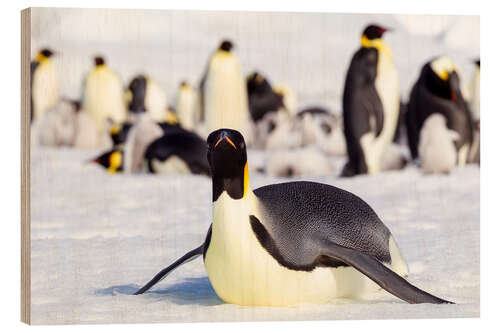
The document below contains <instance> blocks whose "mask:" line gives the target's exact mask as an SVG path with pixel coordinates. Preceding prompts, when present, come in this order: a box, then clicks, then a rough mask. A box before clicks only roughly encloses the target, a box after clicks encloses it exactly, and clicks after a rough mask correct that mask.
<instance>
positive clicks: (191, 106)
mask: <svg viewBox="0 0 500 333" xmlns="http://www.w3.org/2000/svg"><path fill="white" fill-rule="evenodd" d="M176 109H177V115H178V117H179V122H180V123H181V125H182V127H184V128H185V129H187V130H190V131H192V130H194V129H195V128H196V126H197V125H198V122H199V114H198V102H197V96H196V91H195V90H194V89H193V87H191V85H189V83H187V82H186V81H182V82H181V84H180V86H179V90H178V92H177V105H176Z"/></svg>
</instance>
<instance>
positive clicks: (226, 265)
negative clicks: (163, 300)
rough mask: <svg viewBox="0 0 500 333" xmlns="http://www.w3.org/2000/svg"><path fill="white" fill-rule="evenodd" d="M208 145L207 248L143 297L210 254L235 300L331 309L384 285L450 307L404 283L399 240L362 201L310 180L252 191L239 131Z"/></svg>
mask: <svg viewBox="0 0 500 333" xmlns="http://www.w3.org/2000/svg"><path fill="white" fill-rule="evenodd" d="M207 144H208V152H207V159H208V163H209V165H210V170H211V176H212V225H211V227H210V228H209V230H208V233H207V236H206V239H205V242H204V243H203V244H202V245H201V246H199V247H198V248H196V249H194V250H192V251H190V252H188V253H187V254H185V255H184V256H183V257H182V258H180V259H179V260H177V261H176V262H174V263H173V264H172V265H170V266H169V267H167V268H165V269H164V270H162V271H161V272H160V273H158V274H157V275H156V276H155V277H154V278H153V279H152V280H151V281H150V282H149V283H147V284H146V285H145V286H144V287H143V288H141V289H140V290H139V291H137V292H136V294H141V293H143V292H145V291H146V290H148V289H149V288H151V287H152V286H153V285H154V284H156V283H157V282H158V281H160V280H161V279H162V278H163V277H164V276H166V275H167V274H168V273H169V272H171V271H172V270H173V269H175V268H176V267H178V266H180V265H182V264H183V263H186V262H188V261H191V260H193V259H194V258H196V257H198V256H203V259H204V262H205V268H206V270H207V273H208V277H209V279H210V282H211V284H212V286H213V287H214V289H215V292H216V293H217V295H218V296H219V297H220V298H221V299H222V300H224V301H225V302H227V303H233V304H239V305H255V306H289V305H293V304H299V303H327V302H330V301H331V300H332V299H334V298H336V297H359V296H362V295H364V294H366V293H369V292H371V291H375V290H378V289H379V286H380V287H382V288H384V289H385V290H387V291H388V292H390V293H392V294H393V295H395V296H397V297H399V298H401V299H403V300H405V301H407V302H409V303H447V301H445V300H442V299H440V298H437V297H435V296H432V295H430V294H428V293H426V292H425V291H422V290H420V289H418V288H416V287H415V286H413V285H411V284H410V283H408V282H407V281H406V280H405V279H404V276H406V275H407V274H408V269H407V266H406V263H405V261H404V260H403V257H402V256H401V253H400V251H399V248H398V246H397V245H396V242H395V240H394V237H393V236H392V234H391V232H390V231H389V229H388V228H387V227H386V226H385V225H384V223H383V222H382V221H381V220H380V219H379V217H378V216H377V214H376V213H375V212H374V211H373V209H372V208H371V207H370V206H369V205H368V204H367V203H366V202H364V201H363V200H362V199H360V198H359V197H357V196H356V195H354V194H352V193H350V192H347V191H344V190H341V189H339V188H336V187H333V186H330V185H326V184H319V183H312V182H291V183H282V184H274V185H268V186H264V187H261V188H258V189H257V190H255V191H252V189H251V188H250V185H249V176H248V163H247V152H246V145H245V140H244V139H243V136H242V135H241V133H239V132H238V131H235V130H232V129H220V130H217V131H215V132H213V133H211V134H210V135H209V137H208V139H207Z"/></svg>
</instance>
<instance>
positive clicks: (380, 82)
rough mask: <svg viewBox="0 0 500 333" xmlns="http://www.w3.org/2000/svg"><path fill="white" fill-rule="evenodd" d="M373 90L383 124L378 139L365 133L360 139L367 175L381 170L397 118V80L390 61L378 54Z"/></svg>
mask: <svg viewBox="0 0 500 333" xmlns="http://www.w3.org/2000/svg"><path fill="white" fill-rule="evenodd" d="M375 89H376V90H377V93H378V95H379V97H380V99H381V101H382V107H383V110H384V124H383V127H382V132H381V133H380V135H379V136H378V137H375V135H374V133H367V134H365V135H364V136H363V137H362V138H361V146H362V148H363V152H364V154H365V160H366V164H367V166H368V173H377V172H379V171H380V169H381V167H380V166H381V160H382V157H383V155H384V153H385V150H386V149H387V147H388V146H389V145H390V144H391V142H392V139H393V137H394V133H395V131H396V126H397V122H398V116H399V101H400V100H399V79H398V73H397V71H396V67H395V66H394V64H393V63H392V59H391V58H389V57H387V56H386V55H385V54H384V53H379V61H378V64H377V78H376V80H375Z"/></svg>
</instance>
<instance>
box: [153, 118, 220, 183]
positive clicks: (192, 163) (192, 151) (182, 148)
mask: <svg viewBox="0 0 500 333" xmlns="http://www.w3.org/2000/svg"><path fill="white" fill-rule="evenodd" d="M172 156H177V157H179V158H180V159H182V160H183V161H184V162H186V164H187V165H188V167H189V168H190V170H191V172H192V173H195V174H206V175H208V174H210V167H209V165H208V161H207V158H206V156H207V147H206V143H205V141H204V140H203V139H202V138H200V137H199V136H198V135H197V134H196V133H194V132H190V131H187V130H185V129H183V128H181V127H176V128H171V129H170V130H168V131H166V132H165V133H164V135H163V136H161V137H160V138H158V139H156V140H155V141H153V142H152V143H151V144H150V145H149V146H148V148H147V149H146V152H145V154H144V157H145V159H146V160H147V161H148V165H149V169H150V171H151V172H153V170H152V167H151V161H152V160H159V161H162V162H164V161H166V160H167V159H168V158H170V157H172Z"/></svg>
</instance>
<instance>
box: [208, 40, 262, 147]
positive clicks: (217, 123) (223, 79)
mask: <svg viewBox="0 0 500 333" xmlns="http://www.w3.org/2000/svg"><path fill="white" fill-rule="evenodd" d="M232 49H233V44H232V43H231V42H230V41H228V40H225V41H223V42H222V43H221V44H220V45H219V48H218V49H217V51H215V52H214V54H213V55H212V57H211V58H210V61H209V63H208V67H207V71H206V76H205V78H204V80H203V84H202V86H203V91H202V94H203V99H202V100H203V101H202V105H203V113H204V120H205V130H206V132H207V133H210V132H212V131H214V130H216V129H219V128H223V127H228V128H234V129H236V130H238V131H241V132H242V133H243V134H244V135H245V137H246V138H248V140H249V141H253V127H252V123H251V121H250V112H249V110H248V97H247V90H246V84H245V80H244V78H243V76H242V75H241V69H240V62H239V61H238V58H237V57H236V56H235V55H234V54H233V53H232V52H231V50H232Z"/></svg>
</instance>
